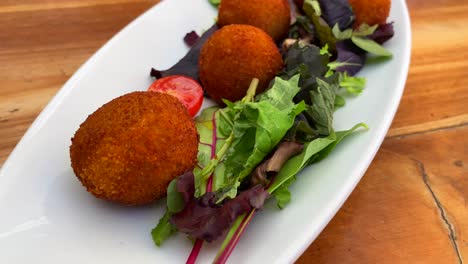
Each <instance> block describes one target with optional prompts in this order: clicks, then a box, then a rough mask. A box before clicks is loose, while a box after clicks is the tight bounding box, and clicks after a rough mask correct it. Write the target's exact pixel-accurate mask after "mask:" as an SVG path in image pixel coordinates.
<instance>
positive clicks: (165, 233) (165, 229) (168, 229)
mask: <svg viewBox="0 0 468 264" xmlns="http://www.w3.org/2000/svg"><path fill="white" fill-rule="evenodd" d="M170 218H171V214H170V213H169V212H167V211H166V213H165V214H164V216H163V217H162V218H161V219H160V220H159V223H158V225H157V226H156V227H155V228H153V230H152V231H151V236H152V237H153V241H154V244H156V246H158V247H159V246H161V245H162V243H163V242H164V241H165V240H166V239H167V238H168V237H169V236H171V235H172V234H174V233H175V232H177V228H176V227H175V226H173V225H172V224H171V223H170V222H169V219H170Z"/></svg>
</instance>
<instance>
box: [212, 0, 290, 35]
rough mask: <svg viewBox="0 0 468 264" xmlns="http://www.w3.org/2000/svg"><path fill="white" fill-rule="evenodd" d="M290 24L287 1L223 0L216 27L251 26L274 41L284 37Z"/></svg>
mask: <svg viewBox="0 0 468 264" xmlns="http://www.w3.org/2000/svg"><path fill="white" fill-rule="evenodd" d="M290 22H291V8H290V6H289V2H288V0H248V1H246V0H223V1H221V5H220V6H219V15H218V25H220V26H225V25H231V24H247V25H252V26H255V27H258V28H261V29H263V30H264V31H265V32H267V33H268V34H269V35H270V36H271V37H272V38H273V39H274V40H276V41H279V40H281V39H283V38H285V37H286V35H287V33H288V30H289V24H290Z"/></svg>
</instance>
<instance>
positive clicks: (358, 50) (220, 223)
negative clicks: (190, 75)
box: [151, 0, 393, 263]
mask: <svg viewBox="0 0 468 264" xmlns="http://www.w3.org/2000/svg"><path fill="white" fill-rule="evenodd" d="M210 2H211V3H212V4H215V5H217V4H219V2H220V1H219V0H218V1H216V0H210ZM345 2H346V3H347V1H339V0H333V1H316V0H306V1H304V4H303V12H304V13H302V14H299V15H297V16H296V18H295V22H294V23H292V24H291V27H290V31H289V36H288V37H289V39H290V40H293V41H290V42H289V43H286V42H285V44H284V45H283V46H282V48H281V49H282V54H283V60H284V69H283V71H282V72H281V73H279V74H278V75H277V77H276V78H275V79H274V80H273V81H272V82H271V84H270V88H269V89H268V90H266V91H265V92H263V93H261V94H258V95H255V94H256V89H257V86H258V80H257V79H253V80H252V83H251V85H250V87H249V89H248V91H247V94H246V95H245V97H244V98H243V99H242V100H240V101H237V102H230V101H227V100H225V101H224V103H225V105H226V106H225V107H219V106H213V107H210V108H206V109H204V110H203V111H202V112H201V113H200V114H199V115H198V116H197V117H196V119H195V122H196V127H197V130H198V133H199V136H200V143H199V152H198V165H197V167H196V168H195V169H194V170H193V171H189V172H186V173H185V174H183V175H181V176H179V177H178V178H176V179H174V180H173V181H172V182H171V183H170V185H169V187H168V190H167V209H166V213H165V214H164V216H163V217H162V218H161V219H160V220H159V223H158V224H157V226H156V227H155V228H154V229H153V230H152V232H151V234H152V237H153V239H154V242H155V243H156V245H158V246H160V245H162V244H163V242H164V241H165V240H166V239H168V238H169V237H170V236H171V235H172V234H174V233H176V232H183V233H185V234H187V235H188V236H189V237H190V238H191V239H195V241H196V242H195V248H194V251H192V254H191V256H190V258H189V260H188V261H187V262H188V263H194V261H195V259H196V255H197V254H198V251H199V250H200V247H201V243H202V241H207V242H212V241H216V240H220V239H224V241H223V243H222V244H221V246H220V250H219V253H218V255H217V257H216V259H215V263H224V262H225V261H226V259H227V257H228V256H229V254H230V253H231V252H232V250H233V249H234V247H235V245H236V243H237V242H238V240H239V238H240V236H241V235H242V233H243V231H244V230H245V228H246V226H247V225H248V224H249V222H250V221H251V220H252V219H253V216H254V215H255V213H256V212H257V211H258V210H259V209H261V208H262V206H263V205H264V203H265V201H266V200H267V199H270V198H271V199H275V200H276V204H277V206H278V208H280V209H281V208H284V207H286V206H287V205H288V203H289V202H290V201H291V197H292V194H291V193H290V191H289V187H290V186H291V185H292V184H293V183H294V182H295V181H296V178H297V177H298V176H300V174H299V173H300V172H301V171H302V170H303V169H304V168H305V167H307V166H310V165H313V164H314V163H316V162H319V161H321V160H323V159H324V158H326V157H327V156H328V155H329V154H330V153H331V152H332V151H333V149H334V148H335V147H336V146H337V145H338V144H339V143H340V142H341V141H342V140H344V139H345V138H346V137H347V136H348V135H350V134H351V133H353V132H354V131H356V130H359V129H363V130H365V129H367V126H366V125H365V124H364V123H359V124H356V125H355V126H353V127H350V128H349V130H345V131H335V129H334V128H333V116H334V113H335V111H336V110H337V109H338V108H340V107H343V106H345V104H346V98H348V97H353V96H357V95H359V94H360V93H362V92H363V90H364V87H365V84H366V80H365V78H362V77H356V76H355V74H356V73H357V72H358V71H359V70H360V69H361V68H362V67H363V66H364V64H365V59H366V56H367V54H372V56H379V57H384V58H389V57H391V53H390V52H389V51H388V50H386V49H385V48H384V47H383V46H382V45H381V44H382V43H384V42H385V41H387V40H388V39H390V38H391V37H392V36H393V26H392V24H385V25H372V26H371V25H366V24H363V25H360V26H359V27H357V28H356V27H353V21H354V20H353V19H354V18H353V17H354V15H353V11H352V9H351V8H349V5H347V7H348V8H344V9H343V8H342V6H343V5H339V4H340V3H345ZM334 5H335V6H339V7H340V8H338V9H337V10H338V11H339V12H340V13H339V14H337V13H336V12H335V13H333V12H332V11H330V10H331V9H333V7H334ZM330 14H333V16H332V15H330ZM213 31H214V30H212V29H211V30H208V31H207V32H206V33H205V34H204V35H203V36H202V37H201V38H200V39H198V41H197V42H196V43H195V44H194V46H193V47H192V50H191V51H190V52H189V54H188V55H187V56H188V58H187V57H186V58H185V59H182V60H181V62H179V63H178V64H176V65H175V66H174V67H173V68H171V69H170V70H169V71H168V73H167V74H173V73H174V72H177V71H178V69H184V71H185V73H186V72H187V68H190V67H191V65H192V66H193V60H194V58H196V56H197V52H199V49H200V47H201V45H202V44H203V41H204V39H206V38H207V36H209V35H210V34H212V32H213ZM193 67H196V65H195V66H193ZM157 74H158V75H164V74H165V73H164V72H159V71H158V72H157ZM278 213H280V212H278Z"/></svg>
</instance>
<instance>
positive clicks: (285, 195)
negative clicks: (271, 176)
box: [273, 176, 296, 209]
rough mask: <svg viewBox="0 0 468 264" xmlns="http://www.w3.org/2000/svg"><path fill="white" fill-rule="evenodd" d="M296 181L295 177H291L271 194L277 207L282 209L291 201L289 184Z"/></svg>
mask: <svg viewBox="0 0 468 264" xmlns="http://www.w3.org/2000/svg"><path fill="white" fill-rule="evenodd" d="M295 181H296V177H294V176H293V177H291V178H290V179H289V180H287V181H286V182H285V183H283V184H282V185H281V186H280V187H279V188H278V189H276V191H275V192H273V196H274V197H275V199H276V205H277V206H278V208H280V209H283V208H284V207H286V205H287V204H288V203H289V202H291V192H290V191H289V186H290V185H291V184H292V183H293V182H295Z"/></svg>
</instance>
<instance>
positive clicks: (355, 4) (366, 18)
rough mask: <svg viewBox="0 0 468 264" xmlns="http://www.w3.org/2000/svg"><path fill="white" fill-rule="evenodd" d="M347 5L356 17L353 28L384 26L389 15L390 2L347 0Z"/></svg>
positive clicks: (389, 0) (381, 0)
mask: <svg viewBox="0 0 468 264" xmlns="http://www.w3.org/2000/svg"><path fill="white" fill-rule="evenodd" d="M349 4H350V5H351V7H352V8H353V11H354V13H355V15H356V22H355V23H354V26H355V27H358V26H359V25H361V24H363V23H366V24H368V25H370V26H373V25H383V24H386V22H387V18H388V15H389V14H390V7H391V0H349Z"/></svg>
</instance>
